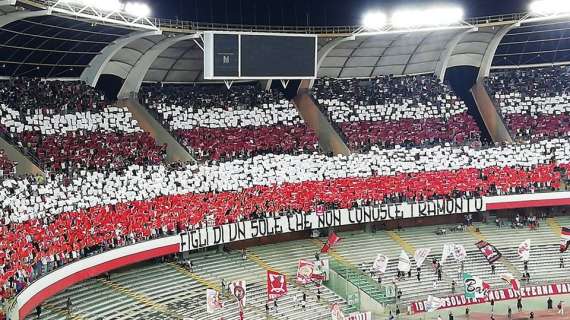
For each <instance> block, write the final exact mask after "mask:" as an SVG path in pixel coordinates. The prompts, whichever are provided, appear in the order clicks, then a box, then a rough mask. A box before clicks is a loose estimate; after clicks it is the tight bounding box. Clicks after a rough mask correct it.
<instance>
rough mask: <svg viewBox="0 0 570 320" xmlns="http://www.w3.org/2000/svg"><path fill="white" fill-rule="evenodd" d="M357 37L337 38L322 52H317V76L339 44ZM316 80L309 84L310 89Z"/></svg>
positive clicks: (321, 50) (325, 46) (322, 49)
mask: <svg viewBox="0 0 570 320" xmlns="http://www.w3.org/2000/svg"><path fill="white" fill-rule="evenodd" d="M355 39H356V37H355V36H349V37H342V38H336V39H334V40H331V41H329V42H328V43H327V44H325V45H324V46H323V47H322V48H321V49H320V50H319V52H317V75H318V73H319V70H320V69H321V65H322V64H323V61H325V58H326V57H327V56H328V55H329V53H330V52H331V51H332V50H333V49H334V48H336V47H337V46H338V45H339V44H341V43H343V42H346V41H353V40H355ZM314 82H315V80H314V79H313V80H311V82H310V83H309V88H312V87H313V84H314Z"/></svg>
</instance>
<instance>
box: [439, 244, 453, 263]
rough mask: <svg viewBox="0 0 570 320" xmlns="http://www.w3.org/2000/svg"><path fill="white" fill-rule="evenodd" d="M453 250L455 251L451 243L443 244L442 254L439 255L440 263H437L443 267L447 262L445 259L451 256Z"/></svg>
mask: <svg viewBox="0 0 570 320" xmlns="http://www.w3.org/2000/svg"><path fill="white" fill-rule="evenodd" d="M453 250H455V245H454V244H453V243H445V244H443V252H442V253H441V261H440V262H439V263H440V264H442V265H443V264H444V263H445V261H447V258H448V257H449V256H450V255H452V254H453Z"/></svg>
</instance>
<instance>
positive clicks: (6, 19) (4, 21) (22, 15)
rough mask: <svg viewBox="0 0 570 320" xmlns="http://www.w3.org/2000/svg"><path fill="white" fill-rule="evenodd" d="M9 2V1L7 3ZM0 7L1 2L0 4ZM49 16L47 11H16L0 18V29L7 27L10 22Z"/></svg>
mask: <svg viewBox="0 0 570 320" xmlns="http://www.w3.org/2000/svg"><path fill="white" fill-rule="evenodd" d="M8 2H10V1H8ZM0 5H1V2H0ZM49 14H51V12H50V11H49V10H38V11H17V12H12V13H8V14H5V15H3V16H0V28H1V27H3V26H5V25H8V24H10V23H12V22H16V21H18V20H23V19H27V18H33V17H39V16H47V15H49Z"/></svg>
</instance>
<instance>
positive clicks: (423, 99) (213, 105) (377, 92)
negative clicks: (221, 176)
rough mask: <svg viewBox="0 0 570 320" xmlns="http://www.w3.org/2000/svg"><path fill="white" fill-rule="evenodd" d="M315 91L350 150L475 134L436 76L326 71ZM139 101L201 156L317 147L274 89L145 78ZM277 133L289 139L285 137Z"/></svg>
mask: <svg viewBox="0 0 570 320" xmlns="http://www.w3.org/2000/svg"><path fill="white" fill-rule="evenodd" d="M314 94H315V96H316V98H317V99H318V101H319V103H320V104H321V105H322V106H323V107H324V110H325V111H326V115H327V116H329V117H330V121H331V122H332V123H333V124H335V125H336V126H337V127H338V128H339V129H340V131H341V132H340V133H341V134H342V135H343V136H345V137H346V139H347V143H348V144H349V146H350V147H351V148H352V149H353V150H355V149H356V150H368V149H369V148H370V147H371V146H374V145H380V146H382V147H394V146H396V145H401V144H408V145H434V144H438V143H445V142H459V143H463V142H467V141H474V140H475V141H477V140H478V139H479V129H478V128H477V125H476V123H475V121H474V120H473V118H472V117H471V116H470V115H468V114H467V113H466V111H467V107H466V106H465V104H464V103H463V102H461V101H460V100H459V99H458V98H457V97H455V96H454V95H453V94H452V93H451V90H450V88H449V87H447V86H446V85H444V84H441V83H440V82H439V80H437V79H436V78H435V77H431V76H414V77H401V78H393V77H380V78H377V79H374V80H371V81H358V80H334V79H324V80H319V81H317V83H316V85H315V87H314ZM234 101H235V102H234ZM141 102H142V103H143V104H145V105H146V106H148V108H149V109H150V110H152V111H153V112H154V113H155V114H156V116H157V117H158V118H159V119H160V120H162V122H163V123H164V124H165V125H166V126H167V127H169V128H170V130H171V131H172V132H173V133H174V134H175V135H176V136H177V137H178V138H179V140H180V141H181V143H182V144H183V145H185V146H186V147H187V148H189V149H192V150H194V151H195V152H196V154H197V156H198V157H199V158H210V159H216V160H217V159H234V158H237V157H240V156H252V155H256V154H264V153H295V152H311V151H313V150H315V148H316V146H315V144H316V143H313V142H316V137H315V136H314V134H313V133H312V132H311V131H309V130H301V131H300V130H299V129H300V128H299V127H300V126H302V125H303V120H302V119H301V118H300V116H299V114H298V113H297V111H296V110H295V107H294V106H293V105H291V104H290V103H289V102H288V101H287V100H286V99H285V98H284V97H283V96H282V95H280V94H279V93H278V92H277V91H263V90H261V89H260V88H257V87H255V86H253V85H241V86H234V87H232V88H231V89H230V90H228V89H226V88H225V87H223V86H213V85H204V86H186V87H184V86H148V87H144V88H143V91H142V94H141ZM248 103H249V104H248ZM282 136H288V137H292V139H291V141H285V139H280V137H282ZM252 145H255V147H254V146H252Z"/></svg>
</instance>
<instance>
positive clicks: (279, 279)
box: [267, 270, 287, 300]
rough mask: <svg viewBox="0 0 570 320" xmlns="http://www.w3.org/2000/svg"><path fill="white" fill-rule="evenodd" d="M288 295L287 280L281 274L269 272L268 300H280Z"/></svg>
mask: <svg viewBox="0 0 570 320" xmlns="http://www.w3.org/2000/svg"><path fill="white" fill-rule="evenodd" d="M286 294H287V278H286V277H285V275H284V274H281V273H279V272H275V271H270V270H267V298H268V299H269V300H273V299H277V298H280V297H282V296H284V295H286Z"/></svg>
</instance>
